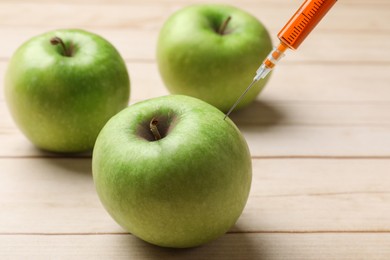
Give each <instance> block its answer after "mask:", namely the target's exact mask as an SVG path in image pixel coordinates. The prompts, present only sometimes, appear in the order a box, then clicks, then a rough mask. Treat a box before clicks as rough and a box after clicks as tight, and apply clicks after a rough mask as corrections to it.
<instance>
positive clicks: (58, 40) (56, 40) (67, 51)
mask: <svg viewBox="0 0 390 260" xmlns="http://www.w3.org/2000/svg"><path fill="white" fill-rule="evenodd" d="M50 43H51V44H52V45H58V44H60V45H61V47H62V50H63V52H64V55H65V56H66V57H71V56H72V53H71V49H68V48H67V47H66V45H65V43H64V41H63V40H62V39H61V38H60V37H57V36H55V37H53V38H51V39H50Z"/></svg>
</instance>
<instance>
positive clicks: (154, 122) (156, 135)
mask: <svg viewBox="0 0 390 260" xmlns="http://www.w3.org/2000/svg"><path fill="white" fill-rule="evenodd" d="M157 125H158V120H157V119H156V118H154V117H153V119H152V120H151V121H150V124H149V127H150V131H151V132H152V134H153V135H154V139H155V140H156V141H157V140H160V139H161V135H160V132H159V131H158V128H157Z"/></svg>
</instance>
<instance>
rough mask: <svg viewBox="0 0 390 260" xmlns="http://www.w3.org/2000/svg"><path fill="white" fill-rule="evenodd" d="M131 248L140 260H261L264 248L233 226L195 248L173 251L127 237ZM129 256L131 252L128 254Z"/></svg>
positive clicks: (256, 235) (250, 236) (250, 235)
mask: <svg viewBox="0 0 390 260" xmlns="http://www.w3.org/2000/svg"><path fill="white" fill-rule="evenodd" d="M127 239H128V243H131V246H129V247H128V250H134V248H137V255H138V256H139V257H140V258H142V259H144V258H145V259H156V260H157V259H186V260H191V259H194V260H195V259H196V260H198V259H224V260H226V259H227V260H229V259H240V260H254V259H256V260H262V259H264V258H263V257H262V256H263V255H264V253H265V252H264V250H265V248H264V247H263V246H262V245H261V244H259V243H258V242H259V239H258V234H254V233H246V232H244V231H241V230H240V229H239V227H237V226H235V228H234V231H231V232H228V233H226V234H225V235H223V236H222V237H220V238H218V239H217V240H215V241H212V242H209V243H207V244H205V245H202V246H199V247H195V248H185V249H175V248H163V247H159V246H155V245H152V244H149V243H147V242H144V241H142V240H140V239H137V238H136V237H134V236H129V237H127ZM128 253H129V254H130V255H131V252H128Z"/></svg>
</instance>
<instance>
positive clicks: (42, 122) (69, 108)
mask: <svg viewBox="0 0 390 260" xmlns="http://www.w3.org/2000/svg"><path fill="white" fill-rule="evenodd" d="M129 96H130V79H129V75H128V72H127V69H126V65H125V63H124V61H123V59H122V57H121V56H120V54H119V53H118V51H117V50H116V49H115V47H114V46H113V45H111V44H110V43H109V42H108V41H107V40H105V39H103V38H102V37H100V36H98V35H96V34H93V33H90V32H86V31H82V30H76V29H74V30H57V31H51V32H48V33H45V34H42V35H39V36H36V37H33V38H32V39H30V40H29V41H27V42H26V43H24V44H23V45H22V46H21V47H19V48H18V49H17V51H16V52H15V53H14V55H13V56H12V58H11V61H10V62H9V65H8V69H7V72H6V77H5V97H6V101H7V104H8V107H9V109H10V111H11V114H12V116H13V118H14V120H15V122H16V123H17V125H18V126H19V128H20V129H21V131H22V132H23V133H24V134H25V135H26V137H27V138H28V139H29V140H30V141H31V142H32V143H34V144H35V145H36V146H37V147H39V148H41V149H44V150H49V151H53V152H62V153H75V152H83V151H88V150H91V149H92V148H93V145H94V143H95V141H96V138H97V135H98V134H99V132H100V130H101V128H102V127H103V126H104V124H105V123H106V122H107V121H108V119H110V118H111V117H112V116H113V115H115V114H116V113H117V112H119V111H120V110H122V109H123V108H125V107H126V106H127V104H128V101H129Z"/></svg>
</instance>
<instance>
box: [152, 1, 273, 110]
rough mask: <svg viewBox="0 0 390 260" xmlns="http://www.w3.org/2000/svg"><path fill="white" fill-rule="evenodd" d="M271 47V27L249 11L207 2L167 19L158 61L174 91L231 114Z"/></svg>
mask: <svg viewBox="0 0 390 260" xmlns="http://www.w3.org/2000/svg"><path fill="white" fill-rule="evenodd" d="M271 49H272V42H271V39H270V36H269V33H268V32H267V30H266V28H265V27H264V25H263V24H262V23H260V21H259V20H258V19H256V18H255V17H253V16H252V15H250V14H249V13H247V12H245V11H243V10H240V9H238V8H235V7H232V6H226V5H219V4H211V5H210V4H201V5H193V6H189V7H185V8H184V9H181V10H179V11H177V12H176V13H174V14H173V15H172V16H171V17H169V19H168V20H167V21H166V22H165V24H164V25H163V27H162V29H161V32H160V35H159V38H158V44H157V61H158V67H159V71H160V74H161V77H162V79H163V81H164V83H165V86H166V87H167V88H168V90H169V91H170V92H171V93H174V94H184V95H189V96H193V97H196V98H199V99H202V100H204V101H206V102H208V103H210V104H212V105H214V106H216V107H217V108H219V109H220V110H222V111H224V112H226V111H227V110H229V108H230V107H231V106H232V105H233V103H234V102H235V101H236V100H237V98H238V97H239V96H240V95H241V94H242V92H244V90H245V88H246V87H247V86H248V85H249V84H250V83H251V81H252V79H253V77H254V75H255V73H256V70H257V69H258V67H259V66H260V64H261V62H262V61H263V59H264V58H265V57H266V56H267V55H268V53H269V52H270V51H271ZM267 79H268V77H267V78H265V80H261V81H259V82H258V83H256V85H255V87H253V88H252V89H251V90H250V91H249V92H248V94H247V95H246V96H245V98H243V100H242V102H241V103H240V104H239V105H238V107H237V108H241V107H244V106H246V105H248V104H249V103H251V102H252V101H253V100H254V99H255V98H256V96H257V95H258V94H259V92H260V90H261V89H262V88H263V87H264V86H265V84H266V82H267Z"/></svg>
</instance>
